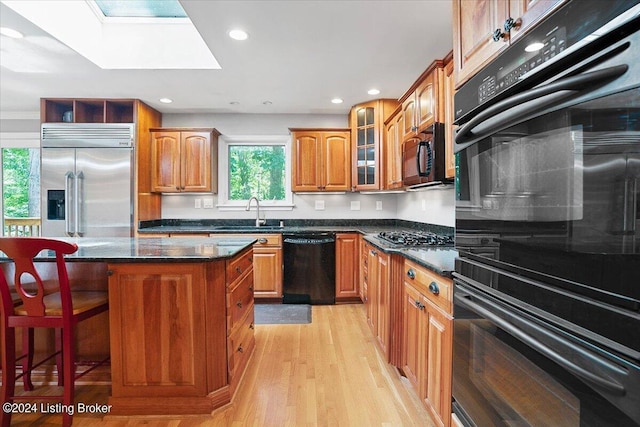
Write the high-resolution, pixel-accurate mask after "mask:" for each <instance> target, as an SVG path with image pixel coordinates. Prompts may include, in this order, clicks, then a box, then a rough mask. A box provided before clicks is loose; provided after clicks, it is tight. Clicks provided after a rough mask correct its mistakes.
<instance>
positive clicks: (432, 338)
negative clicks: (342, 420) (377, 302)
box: [402, 260, 453, 427]
mask: <svg viewBox="0 0 640 427" xmlns="http://www.w3.org/2000/svg"><path fill="white" fill-rule="evenodd" d="M452 298H453V283H452V281H451V280H450V279H448V278H444V277H441V276H438V275H437V274H435V273H433V272H431V271H430V270H427V269H425V268H423V267H421V266H419V265H417V264H415V263H414V262H412V261H409V260H405V279H404V301H403V306H404V320H403V332H404V334H403V335H404V339H403V345H402V370H403V372H404V373H405V375H406V376H407V378H408V379H409V381H410V382H411V384H412V385H413V387H414V388H415V390H416V392H417V394H418V396H419V397H420V399H422V400H423V402H424V404H425V406H426V408H427V410H428V411H429V413H430V415H431V417H432V418H433V421H434V422H435V424H436V425H438V426H444V427H449V425H450V422H451V371H452V348H453V317H452V314H451V313H452V304H453V299H452Z"/></svg>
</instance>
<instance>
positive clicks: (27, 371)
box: [22, 328, 33, 391]
mask: <svg viewBox="0 0 640 427" xmlns="http://www.w3.org/2000/svg"><path fill="white" fill-rule="evenodd" d="M22 353H23V354H24V356H25V357H24V358H23V359H22V373H23V374H22V383H23V384H24V390H25V391H31V390H33V383H32V382H31V370H32V369H33V328H22Z"/></svg>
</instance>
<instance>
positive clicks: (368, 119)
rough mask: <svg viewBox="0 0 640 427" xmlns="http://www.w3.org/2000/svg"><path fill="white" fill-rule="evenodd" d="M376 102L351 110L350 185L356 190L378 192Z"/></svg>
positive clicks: (378, 160)
mask: <svg viewBox="0 0 640 427" xmlns="http://www.w3.org/2000/svg"><path fill="white" fill-rule="evenodd" d="M376 107H377V102H375V101H374V102H369V103H367V104H363V105H361V106H356V107H355V108H354V109H353V110H352V117H351V130H352V140H353V150H354V156H353V164H354V168H353V172H352V175H353V176H352V179H351V181H352V183H353V184H354V186H355V189H356V190H378V189H379V188H380V187H379V186H380V181H379V174H380V172H379V170H378V169H379V162H380V159H379V155H378V152H379V147H378V144H379V140H378V137H377V136H376V134H377V132H378V129H377V126H380V124H379V123H376V117H377V111H376Z"/></svg>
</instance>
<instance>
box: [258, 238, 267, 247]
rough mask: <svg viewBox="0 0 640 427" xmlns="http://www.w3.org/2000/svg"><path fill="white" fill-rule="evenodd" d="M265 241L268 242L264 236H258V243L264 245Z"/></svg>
mask: <svg viewBox="0 0 640 427" xmlns="http://www.w3.org/2000/svg"><path fill="white" fill-rule="evenodd" d="M267 242H268V240H267V239H265V238H264V237H261V238H259V239H258V243H260V244H261V245H264V244H266V243H267Z"/></svg>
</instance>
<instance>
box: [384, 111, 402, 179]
mask: <svg viewBox="0 0 640 427" xmlns="http://www.w3.org/2000/svg"><path fill="white" fill-rule="evenodd" d="M403 131H404V115H403V114H402V109H401V108H400V107H398V108H397V109H396V111H395V112H393V113H392V114H391V117H389V118H388V119H387V120H386V121H385V124H384V133H385V140H384V170H385V173H384V176H385V179H384V189H385V190H393V189H396V188H400V187H402V132H403Z"/></svg>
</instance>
